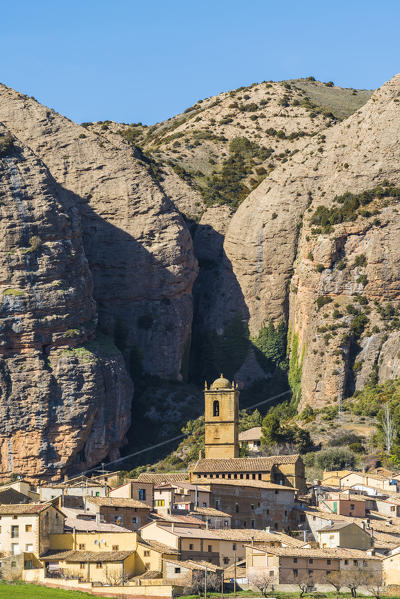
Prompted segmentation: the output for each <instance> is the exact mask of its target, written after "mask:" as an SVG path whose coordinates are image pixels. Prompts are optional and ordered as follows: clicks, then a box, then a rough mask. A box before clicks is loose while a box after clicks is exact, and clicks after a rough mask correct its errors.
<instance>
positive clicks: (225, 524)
mask: <svg viewBox="0 0 400 599" xmlns="http://www.w3.org/2000/svg"><path fill="white" fill-rule="evenodd" d="M224 526H229V520H224ZM0 532H1V530H0Z"/></svg>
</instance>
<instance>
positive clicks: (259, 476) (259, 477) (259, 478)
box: [258, 472, 261, 480]
mask: <svg viewBox="0 0 400 599" xmlns="http://www.w3.org/2000/svg"><path fill="white" fill-rule="evenodd" d="M258 480H261V472H259V474H258Z"/></svg>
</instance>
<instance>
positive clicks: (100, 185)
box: [0, 86, 197, 378]
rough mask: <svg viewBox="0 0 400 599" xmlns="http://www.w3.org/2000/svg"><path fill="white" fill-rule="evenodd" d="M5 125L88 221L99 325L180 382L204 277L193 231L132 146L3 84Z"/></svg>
mask: <svg viewBox="0 0 400 599" xmlns="http://www.w3.org/2000/svg"><path fill="white" fill-rule="evenodd" d="M0 120H2V121H3V122H4V123H5V124H6V126H7V127H8V128H9V129H10V131H12V132H13V133H14V134H15V135H17V136H18V137H19V138H20V139H21V140H22V141H23V143H25V144H26V145H28V146H29V147H30V148H31V149H32V150H33V151H34V152H35V154H36V155H37V156H38V157H40V158H41V159H42V160H43V162H44V163H45V164H46V166H47V167H48V169H49V171H50V172H51V174H52V176H53V177H54V178H55V179H56V181H57V182H58V183H59V184H60V185H62V186H63V187H64V188H65V189H67V190H69V191H71V192H73V194H74V195H75V202H76V205H77V206H79V210H80V212H81V215H82V223H83V230H84V239H83V241H84V247H85V253H86V256H87V258H88V261H89V266H90V270H91V272H92V275H93V280H94V297H95V300H96V302H97V306H98V312H99V325H100V327H101V329H102V330H103V331H105V332H106V333H107V334H109V335H111V336H112V337H113V338H114V339H115V341H116V343H117V345H118V347H119V348H121V350H122V351H123V353H124V356H125V359H126V362H127V364H128V367H129V369H130V370H131V372H134V371H135V369H136V370H137V369H139V368H140V367H142V368H143V370H144V371H145V372H147V373H150V374H153V375H157V376H159V377H163V378H179V377H180V376H181V370H182V364H183V361H184V356H185V352H186V353H187V352H188V349H189V345H190V332H191V322H192V296H191V289H192V284H193V281H194V279H195V277H196V274H197V264H196V260H195V259H194V256H193V248H192V242H191V237H190V234H189V232H188V229H187V227H186V225H185V223H184V221H183V219H182V217H181V216H180V214H179V213H178V212H177V211H176V210H175V208H174V206H173V204H172V203H171V201H170V200H169V199H168V198H167V197H166V195H165V194H164V193H163V191H162V189H161V188H160V186H159V185H158V184H157V183H156V181H155V180H154V178H153V177H152V176H151V173H150V172H149V168H148V166H147V164H146V162H145V161H143V160H140V159H139V158H137V157H135V156H134V152H133V151H132V148H131V147H130V146H129V145H128V144H127V143H125V144H114V143H113V142H112V140H111V141H110V139H105V138H104V139H103V138H102V137H101V136H100V135H99V134H96V133H95V132H91V131H88V130H86V129H85V128H83V127H81V126H79V125H77V124H75V123H73V122H71V121H70V120H69V119H67V118H65V117H62V116H60V115H59V114H57V113H55V112H54V111H53V110H50V109H48V108H46V107H45V106H42V105H41V104H39V103H38V102H36V101H35V100H34V99H31V98H28V97H27V96H24V95H22V94H20V93H18V92H16V91H14V90H12V89H9V88H6V87H5V86H0Z"/></svg>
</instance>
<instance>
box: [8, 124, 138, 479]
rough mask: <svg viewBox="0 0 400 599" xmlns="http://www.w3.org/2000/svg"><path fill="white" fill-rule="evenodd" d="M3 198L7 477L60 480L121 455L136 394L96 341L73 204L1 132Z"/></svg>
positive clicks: (111, 352)
mask: <svg viewBox="0 0 400 599" xmlns="http://www.w3.org/2000/svg"><path fill="white" fill-rule="evenodd" d="M6 142H7V143H6ZM0 198H1V202H0V211H1V218H0V230H1V235H0V295H1V307H0V416H1V417H0V477H5V476H9V475H10V474H11V473H20V474H23V475H24V476H29V477H32V478H35V477H38V476H43V477H46V478H54V477H55V478H57V477H58V476H60V474H61V473H62V472H65V471H66V470H68V469H71V468H73V469H77V470H82V469H84V468H88V467H90V466H92V465H94V464H96V463H98V462H99V461H101V460H102V459H104V458H105V457H106V456H113V455H114V456H115V455H117V454H118V448H119V447H120V445H121V443H122V441H123V438H124V435H125V433H126V431H127V429H128V427H129V424H130V404H131V397H132V384H131V381H130V379H129V377H128V375H127V373H126V370H125V365H124V361H123V358H122V355H121V354H120V353H119V351H118V350H117V349H116V348H115V346H113V344H112V343H111V342H110V341H109V340H107V339H106V338H103V337H101V338H96V336H95V329H96V325H97V312H96V304H95V302H94V300H93V297H92V288H93V286H92V277H91V274H90V271H89V268H88V263H87V260H86V257H85V255H84V252H83V248H82V239H81V237H82V231H81V222H80V216H79V212H78V209H77V206H76V205H75V203H74V198H73V197H72V195H71V194H70V193H69V192H67V191H65V190H64V189H62V187H60V186H59V185H57V184H56V183H55V182H54V180H53V179H52V177H51V176H50V174H49V172H48V170H47V169H46V167H45V165H44V164H43V162H41V161H40V160H38V159H37V157H36V156H35V155H34V154H33V153H32V152H31V151H30V150H29V149H28V148H26V147H25V146H24V145H23V144H22V143H21V142H20V141H19V140H17V139H15V138H14V139H13V140H12V138H11V136H10V135H9V132H8V131H7V130H6V128H5V127H4V126H3V125H2V124H0Z"/></svg>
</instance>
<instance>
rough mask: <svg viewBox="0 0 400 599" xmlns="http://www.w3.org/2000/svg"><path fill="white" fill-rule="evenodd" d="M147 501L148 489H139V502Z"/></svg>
mask: <svg viewBox="0 0 400 599" xmlns="http://www.w3.org/2000/svg"><path fill="white" fill-rule="evenodd" d="M145 500H146V489H139V501H145Z"/></svg>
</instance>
